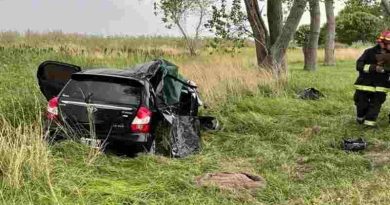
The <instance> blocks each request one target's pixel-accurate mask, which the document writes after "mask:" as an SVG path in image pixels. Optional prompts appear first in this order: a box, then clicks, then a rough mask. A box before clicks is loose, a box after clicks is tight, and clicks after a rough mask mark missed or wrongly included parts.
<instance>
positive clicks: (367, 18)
mask: <svg viewBox="0 0 390 205" xmlns="http://www.w3.org/2000/svg"><path fill="white" fill-rule="evenodd" d="M336 25H337V26H336V36H337V41H338V42H341V43H346V44H349V45H351V44H352V43H353V42H357V41H362V42H373V41H374V40H375V38H376V37H377V35H378V33H379V32H380V31H381V29H382V21H381V19H380V18H379V17H377V16H374V15H372V14H370V13H365V12H355V13H344V14H343V15H340V16H338V17H337V18H336Z"/></svg>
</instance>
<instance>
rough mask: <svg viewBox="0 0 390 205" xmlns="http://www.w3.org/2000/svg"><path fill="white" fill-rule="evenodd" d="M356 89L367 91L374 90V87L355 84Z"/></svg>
mask: <svg viewBox="0 0 390 205" xmlns="http://www.w3.org/2000/svg"><path fill="white" fill-rule="evenodd" d="M355 88H356V90H362V91H368V92H375V91H376V89H375V87H373V86H367V85H355Z"/></svg>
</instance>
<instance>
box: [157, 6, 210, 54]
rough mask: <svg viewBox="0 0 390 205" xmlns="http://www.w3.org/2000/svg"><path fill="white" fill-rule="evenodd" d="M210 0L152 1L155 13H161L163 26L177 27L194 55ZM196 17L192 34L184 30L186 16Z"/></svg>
mask: <svg viewBox="0 0 390 205" xmlns="http://www.w3.org/2000/svg"><path fill="white" fill-rule="evenodd" d="M211 4H212V0H156V1H155V3H154V10H155V15H156V16H157V15H161V16H162V18H161V20H162V22H163V23H164V24H165V27H166V28H168V29H172V28H173V27H177V28H178V29H179V31H180V33H181V34H182V36H183V38H184V40H185V41H186V44H187V48H188V50H189V52H190V54H191V55H196V51H197V47H198V43H199V37H200V33H201V31H202V28H203V24H204V22H205V18H206V17H207V16H208V13H209V9H210V5H211ZM190 16H192V17H196V18H197V19H198V23H197V24H196V25H195V28H194V33H195V34H194V35H190V33H189V32H188V31H187V30H186V21H187V19H188V17H190Z"/></svg>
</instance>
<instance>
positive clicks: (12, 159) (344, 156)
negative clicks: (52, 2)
mask: <svg viewBox="0 0 390 205" xmlns="http://www.w3.org/2000/svg"><path fill="white" fill-rule="evenodd" d="M98 42H99V43H98ZM156 42H157V43H156ZM0 43H1V44H0V116H1V120H0V128H1V130H0V186H1V188H0V203H1V204H388V202H389V201H390V169H389V168H390V166H389V163H390V152H389V149H390V143H389V140H390V136H389V135H388V133H389V131H390V127H389V124H388V119H387V114H388V112H389V111H390V109H389V108H390V106H389V104H388V103H386V104H385V106H384V108H383V109H382V114H381V116H380V119H379V128H378V129H374V130H366V129H364V128H362V127H360V126H358V125H356V124H355V122H354V106H353V102H352V95H353V86H352V84H353V82H354V79H355V77H356V72H355V70H354V58H356V56H358V55H359V54H360V53H361V49H342V50H338V51H337V57H338V63H337V66H336V67H322V66H320V68H319V70H318V71H317V72H305V71H303V69H302V67H303V65H302V61H303V59H302V55H301V51H300V50H290V51H289V53H288V55H289V69H290V74H289V76H288V81H287V83H282V84H281V83H277V82H274V81H273V80H272V79H271V77H270V75H269V74H267V73H266V72H261V71H258V70H256V68H255V66H254V65H255V61H254V59H253V57H254V53H253V50H252V49H250V48H246V49H244V50H243V52H242V53H240V54H238V55H237V56H235V57H231V56H230V55H222V54H218V55H213V56H210V55H208V54H206V53H204V54H202V55H200V56H198V57H195V58H190V57H187V56H186V55H185V54H184V51H183V49H182V46H181V45H180V43H177V40H175V39H164V38H162V39H159V40H156V39H149V40H148V39H147V38H143V39H121V38H117V39H111V40H107V39H103V40H101V39H99V38H98V37H90V38H85V39H84V37H80V36H66V38H65V37H64V36H62V34H55V35H54V34H52V35H48V36H42V35H38V34H31V36H29V38H28V37H22V36H18V35H16V34H15V33H6V34H2V37H1V38H0ZM144 45H147V46H144ZM155 45H156V46H155ZM172 45H173V46H172ZM124 47H126V49H124ZM144 47H147V48H146V49H145V48H144ZM105 48H107V49H105ZM130 48H131V49H130ZM162 48H163V49H162ZM129 49H130V50H129ZM105 50H107V51H105ZM108 50H109V51H110V52H108ZM111 50H112V52H111ZM321 52H322V51H321ZM159 56H163V57H165V58H167V59H168V60H171V61H173V62H175V63H177V64H178V65H180V67H181V72H182V73H184V74H185V75H186V76H188V77H189V78H190V79H194V80H195V81H196V82H197V83H198V84H199V85H200V89H201V92H202V95H203V96H204V98H205V101H206V102H208V103H209V105H210V109H208V110H203V111H202V112H204V113H209V114H212V115H215V116H217V117H218V118H219V119H220V121H221V122H222V125H223V129H222V131H219V132H215V133H204V135H203V144H204V149H203V151H202V152H201V153H200V154H198V155H194V156H191V157H188V158H186V159H170V158H166V157H162V156H148V155H142V156H140V157H137V158H126V157H118V156H114V155H104V154H98V155H94V156H91V155H90V150H89V148H87V147H85V146H83V145H80V144H77V143H75V142H71V141H67V142H64V143H61V144H56V145H54V146H48V145H47V144H45V143H44V142H43V141H42V140H41V138H40V136H41V134H40V133H41V132H42V130H41V127H40V116H41V112H42V111H43V110H44V107H45V101H44V99H43V96H42V95H41V94H40V92H39V89H38V87H37V83H36V80H35V72H36V68H37V66H38V64H39V63H40V62H42V61H44V60H47V59H51V60H60V61H66V62H69V63H75V64H78V65H81V66H83V67H99V66H105V67H106V66H110V67H121V68H122V67H128V66H131V65H134V64H136V63H140V62H143V61H146V60H149V59H153V58H155V57H159ZM305 87H316V88H318V89H319V90H321V91H322V92H323V93H324V94H325V95H326V98H324V99H322V100H319V101H303V100H299V99H297V98H296V96H295V94H296V92H297V91H299V90H301V89H303V88H305ZM348 137H364V138H365V139H367V140H368V142H369V149H368V150H367V151H365V152H364V153H346V152H344V151H342V150H340V149H339V143H340V140H341V139H343V138H348ZM220 171H240V172H250V173H253V174H257V175H260V176H262V177H264V178H265V179H266V181H267V187H266V188H265V189H264V190H259V191H256V192H250V191H235V192H233V191H223V190H219V189H217V188H200V187H197V186H196V185H195V182H194V178H195V177H196V176H199V175H202V174H205V173H209V172H220Z"/></svg>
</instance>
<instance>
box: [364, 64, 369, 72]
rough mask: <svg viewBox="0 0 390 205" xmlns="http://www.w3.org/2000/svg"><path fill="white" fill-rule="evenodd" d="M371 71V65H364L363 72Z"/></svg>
mask: <svg viewBox="0 0 390 205" xmlns="http://www.w3.org/2000/svg"><path fill="white" fill-rule="evenodd" d="M369 71H370V66H369V65H365V66H364V67H363V72H366V73H368V72H369Z"/></svg>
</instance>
